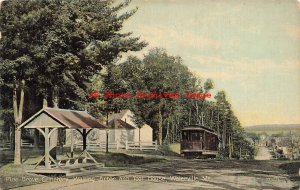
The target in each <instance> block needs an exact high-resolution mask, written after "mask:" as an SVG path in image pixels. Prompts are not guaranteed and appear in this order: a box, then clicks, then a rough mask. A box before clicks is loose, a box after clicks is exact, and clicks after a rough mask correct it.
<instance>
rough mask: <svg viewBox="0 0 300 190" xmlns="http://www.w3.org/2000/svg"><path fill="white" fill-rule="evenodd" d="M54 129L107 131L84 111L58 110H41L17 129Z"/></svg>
mask: <svg viewBox="0 0 300 190" xmlns="http://www.w3.org/2000/svg"><path fill="white" fill-rule="evenodd" d="M22 127H25V128H47V127H49V128H55V127H66V128H70V129H78V128H98V129H107V128H108V127H107V126H106V125H103V124H101V123H100V122H98V121H97V119H96V118H94V117H93V116H91V115H90V114H88V113H87V112H86V111H76V110H68V109H58V108H43V109H41V110H40V111H38V112H37V113H36V114H35V115H33V116H32V117H31V118H29V119H28V120H26V121H25V122H24V123H22V124H21V125H20V126H19V127H18V128H22Z"/></svg>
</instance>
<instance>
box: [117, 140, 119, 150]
mask: <svg viewBox="0 0 300 190" xmlns="http://www.w3.org/2000/svg"><path fill="white" fill-rule="evenodd" d="M117 150H119V139H117Z"/></svg>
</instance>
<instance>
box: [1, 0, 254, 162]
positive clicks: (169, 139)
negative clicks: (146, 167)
mask: <svg viewBox="0 0 300 190" xmlns="http://www.w3.org/2000/svg"><path fill="white" fill-rule="evenodd" d="M129 4H130V1H129V0H126V1H123V2H121V3H116V2H115V1H112V0H104V1H98V0H86V1H81V0H52V1H41V0H24V1H13V0H10V1H3V2H2V5H1V13H0V31H1V34H2V35H1V39H0V98H1V99H0V103H1V118H2V119H3V120H4V129H3V130H4V131H5V132H6V134H10V136H11V138H10V139H11V140H12V143H11V144H13V143H14V142H15V141H14V137H16V139H18V137H19V136H20V135H21V134H20V132H19V131H16V130H15V129H16V127H17V126H18V125H20V124H21V123H22V122H23V121H24V120H25V119H27V118H29V117H30V116H32V115H33V114H34V113H35V112H36V111H38V110H39V109H41V108H42V106H43V104H44V105H45V104H47V105H48V106H50V107H51V106H54V105H59V107H60V108H66V109H85V108H86V106H88V109H89V111H90V113H92V114H93V115H94V116H95V117H97V118H102V117H103V116H105V115H107V114H108V113H112V112H118V111H120V110H121V109H125V108H129V109H131V110H132V111H133V112H134V113H135V116H136V118H134V119H135V121H136V123H137V124H138V125H141V124H142V123H147V124H149V125H150V126H152V127H153V130H154V131H155V136H154V137H155V139H157V140H158V141H159V143H160V144H164V143H166V144H167V143H174V142H178V141H179V140H180V129H181V128H182V127H183V126H186V125H188V124H203V125H207V126H209V127H211V128H212V129H214V130H215V131H217V133H218V134H219V137H220V139H221V140H222V149H223V150H224V151H223V152H224V156H226V157H239V155H242V154H243V155H245V154H246V151H247V150H250V149H249V144H248V143H247V142H246V141H245V140H244V138H243V137H244V132H243V129H242V128H241V125H240V123H239V121H238V119H237V118H236V117H235V116H234V113H233V111H232V109H231V106H230V103H229V102H228V101H227V99H226V93H225V92H224V91H221V92H219V93H217V94H216V96H215V101H208V100H206V99H190V100H187V99H181V98H179V99H127V100H124V99H118V98H116V99H99V100H91V99H89V98H87V95H88V93H89V92H91V91H92V90H98V91H99V90H100V91H103V92H105V91H113V92H136V91H138V90H139V91H149V92H168V91H169V92H171V91H172V92H174V91H175V92H179V93H185V92H186V91H190V92H203V93H205V92H209V91H210V90H211V89H212V88H213V82H212V80H210V79H207V80H206V81H202V80H200V79H199V78H197V77H196V76H194V75H193V74H192V73H191V71H189V69H188V68H187V67H186V66H185V65H184V64H183V60H182V59H181V58H180V57H179V56H170V55H168V53H167V52H166V50H163V49H157V48H156V49H152V50H151V51H149V53H148V54H147V55H146V56H144V58H143V59H139V58H137V57H128V58H127V59H126V61H124V62H122V63H119V60H120V57H121V56H122V55H123V54H124V53H126V52H128V51H140V50H141V49H142V48H144V47H146V46H147V42H144V41H141V40H140V38H139V37H134V35H133V34H132V33H130V32H129V33H125V32H122V27H123V24H124V22H125V21H126V20H127V19H129V18H130V17H131V16H133V15H134V13H135V12H136V11H137V8H135V9H132V10H128V5H129ZM25 134H26V133H25ZM36 135H37V132H35V134H34V135H33V136H36ZM16 143H17V142H16Z"/></svg>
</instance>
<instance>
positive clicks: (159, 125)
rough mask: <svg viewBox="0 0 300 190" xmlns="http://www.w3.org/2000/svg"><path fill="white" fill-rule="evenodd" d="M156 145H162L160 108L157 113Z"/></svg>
mask: <svg viewBox="0 0 300 190" xmlns="http://www.w3.org/2000/svg"><path fill="white" fill-rule="evenodd" d="M158 117H159V118H158V119H159V121H158V144H159V145H162V115H161V108H159V112H158Z"/></svg>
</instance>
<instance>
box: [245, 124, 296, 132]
mask: <svg viewBox="0 0 300 190" xmlns="http://www.w3.org/2000/svg"><path fill="white" fill-rule="evenodd" d="M244 129H245V131H246V132H267V133H270V132H274V133H280V132H288V131H295V130H297V131H298V130H299V131H300V124H267V125H253V126H248V127H244Z"/></svg>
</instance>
